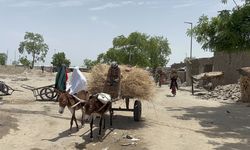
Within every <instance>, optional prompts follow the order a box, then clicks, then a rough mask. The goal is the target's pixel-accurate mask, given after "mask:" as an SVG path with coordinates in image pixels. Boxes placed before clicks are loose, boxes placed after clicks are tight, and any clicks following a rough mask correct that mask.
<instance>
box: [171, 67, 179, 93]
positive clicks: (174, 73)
mask: <svg viewBox="0 0 250 150" xmlns="http://www.w3.org/2000/svg"><path fill="white" fill-rule="evenodd" d="M177 78H178V75H177V71H176V70H175V69H172V70H171V74H170V79H171V84H170V89H171V90H172V91H171V93H172V94H173V96H175V95H176V89H177V90H178V84H177Z"/></svg>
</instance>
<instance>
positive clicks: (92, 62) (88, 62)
mask: <svg viewBox="0 0 250 150" xmlns="http://www.w3.org/2000/svg"><path fill="white" fill-rule="evenodd" d="M83 63H84V65H85V66H86V67H87V68H88V69H91V68H92V67H93V66H94V65H96V64H97V61H96V60H90V59H84V60H83Z"/></svg>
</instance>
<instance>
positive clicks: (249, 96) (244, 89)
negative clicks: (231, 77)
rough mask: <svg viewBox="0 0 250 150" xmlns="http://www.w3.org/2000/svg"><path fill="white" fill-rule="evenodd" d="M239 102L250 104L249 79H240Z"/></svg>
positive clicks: (244, 77)
mask: <svg viewBox="0 0 250 150" xmlns="http://www.w3.org/2000/svg"><path fill="white" fill-rule="evenodd" d="M240 89H241V100H242V101H243V102H250V77H247V76H243V77H241V78H240Z"/></svg>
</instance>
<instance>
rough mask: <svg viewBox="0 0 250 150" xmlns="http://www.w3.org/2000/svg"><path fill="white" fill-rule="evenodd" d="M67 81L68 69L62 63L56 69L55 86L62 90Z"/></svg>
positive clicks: (64, 88)
mask: <svg viewBox="0 0 250 150" xmlns="http://www.w3.org/2000/svg"><path fill="white" fill-rule="evenodd" d="M67 81H68V71H67V68H66V65H64V64H63V65H61V66H60V67H58V71H57V74H56V82H55V88H56V89H57V90H59V91H62V92H63V91H65V90H66V83H67Z"/></svg>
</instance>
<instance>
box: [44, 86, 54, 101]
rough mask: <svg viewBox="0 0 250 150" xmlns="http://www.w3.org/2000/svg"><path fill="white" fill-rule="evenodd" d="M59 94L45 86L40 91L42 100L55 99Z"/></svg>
mask: <svg viewBox="0 0 250 150" xmlns="http://www.w3.org/2000/svg"><path fill="white" fill-rule="evenodd" d="M56 96H57V93H56V92H55V91H54V89H52V88H44V89H42V90H41V91H40V97H41V99H42V100H53V99H54V98H55V97H56Z"/></svg>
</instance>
